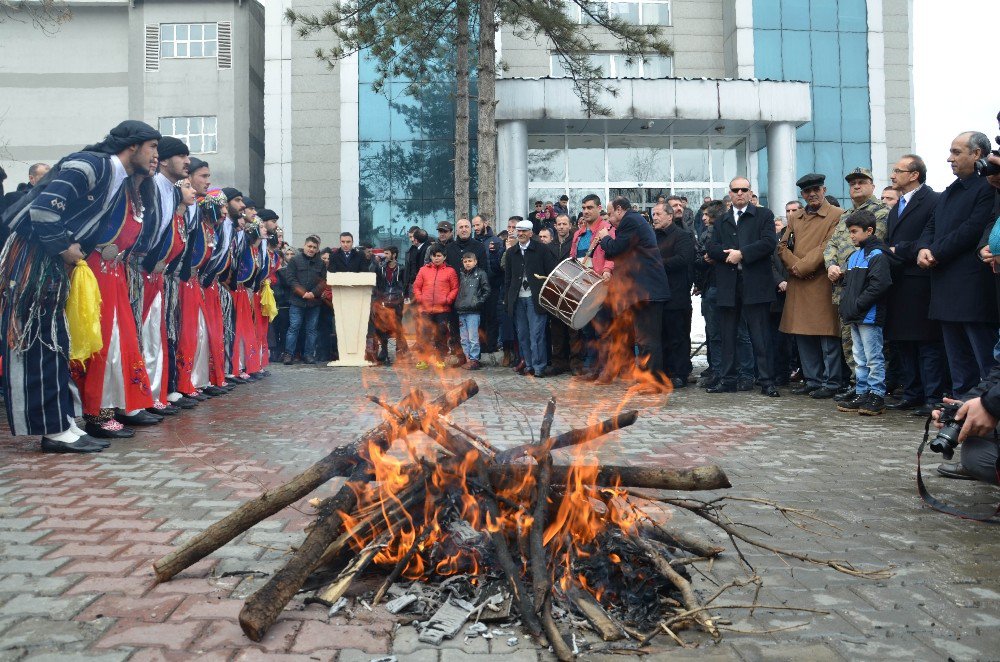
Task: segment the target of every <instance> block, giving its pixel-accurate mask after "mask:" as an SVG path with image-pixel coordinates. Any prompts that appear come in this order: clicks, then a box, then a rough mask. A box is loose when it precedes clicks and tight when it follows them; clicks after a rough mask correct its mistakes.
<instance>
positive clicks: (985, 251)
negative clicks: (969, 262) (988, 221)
mask: <svg viewBox="0 0 1000 662" xmlns="http://www.w3.org/2000/svg"><path fill="white" fill-rule="evenodd" d="M979 259H980V260H982V261H983V262H985V263H986V264H989V263H991V262H992V261H993V253H991V252H990V245H989V244H986V245H985V246H983V247H982V249H981V250H980V251H979Z"/></svg>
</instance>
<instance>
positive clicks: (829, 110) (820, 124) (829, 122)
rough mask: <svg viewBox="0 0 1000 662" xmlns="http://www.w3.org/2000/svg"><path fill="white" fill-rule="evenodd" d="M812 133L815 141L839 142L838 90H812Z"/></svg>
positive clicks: (834, 88)
mask: <svg viewBox="0 0 1000 662" xmlns="http://www.w3.org/2000/svg"><path fill="white" fill-rule="evenodd" d="M813 132H814V137H815V139H816V140H837V141H839V140H840V89H839V88H836V87H814V88H813Z"/></svg>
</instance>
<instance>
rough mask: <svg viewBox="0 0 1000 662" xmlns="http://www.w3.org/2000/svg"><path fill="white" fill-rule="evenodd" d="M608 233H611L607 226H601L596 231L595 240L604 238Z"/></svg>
mask: <svg viewBox="0 0 1000 662" xmlns="http://www.w3.org/2000/svg"><path fill="white" fill-rule="evenodd" d="M609 234H611V231H610V230H608V229H607V228H601V231H600V232H598V233H597V241H600V240H601V239H604V238H605V237H607V236H608V235H609Z"/></svg>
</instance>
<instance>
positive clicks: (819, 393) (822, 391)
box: [809, 386, 837, 400]
mask: <svg viewBox="0 0 1000 662" xmlns="http://www.w3.org/2000/svg"><path fill="white" fill-rule="evenodd" d="M835 395H837V392H836V391H834V390H833V389H829V388H826V387H825V386H824V387H823V388H818V389H816V390H815V391H813V392H812V393H810V394H809V397H810V398H813V399H815V400H826V399H828V398H832V397H833V396H835Z"/></svg>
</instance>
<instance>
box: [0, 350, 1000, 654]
mask: <svg viewBox="0 0 1000 662" xmlns="http://www.w3.org/2000/svg"><path fill="white" fill-rule="evenodd" d="M272 372H273V373H274V374H273V375H272V377H270V378H269V379H267V380H264V381H262V382H259V383H256V384H250V385H247V386H241V387H239V389H238V390H236V391H235V392H233V393H231V394H229V395H227V396H224V397H221V398H216V399H213V400H211V401H210V402H208V403H205V404H203V405H201V406H199V407H198V408H197V409H195V410H193V411H189V412H185V413H183V414H182V415H180V416H178V417H174V418H172V419H167V420H166V421H165V422H164V423H163V424H162V425H159V426H156V427H154V428H150V429H144V430H141V431H140V432H139V434H138V435H137V436H136V438H135V439H134V440H130V441H123V442H114V443H113V445H112V446H111V448H110V449H108V450H106V451H105V452H103V453H100V454H96V455H87V456H79V457H69V456H59V455H43V454H40V453H38V452H36V445H37V440H34V439H25V438H18V439H12V438H10V437H5V438H0V467H2V468H0V660H7V659H12V660H13V659H32V660H46V659H51V660H56V659H58V660H60V661H63V660H66V659H95V660H124V659H130V660H172V659H178V660H190V659H192V658H195V657H197V658H198V659H199V660H216V659H218V660H264V659H266V660H285V659H288V660H335V659H336V660H339V662H352V661H359V662H368V661H369V660H371V659H373V658H376V657H379V656H381V655H386V654H394V655H397V656H398V657H399V659H400V660H407V661H408V662H452V661H458V660H469V659H472V660H475V659H482V660H484V661H485V660H487V659H489V660H491V661H499V662H535V661H536V660H539V659H551V655H550V654H548V653H546V652H542V653H539V652H538V651H536V650H535V649H534V648H533V647H532V646H531V644H530V642H528V641H527V640H526V639H525V638H524V637H523V636H521V637H520V638H519V641H518V643H517V644H516V645H515V646H508V644H507V641H506V637H498V638H494V639H493V640H490V641H486V640H483V639H469V640H468V641H466V640H465V639H464V637H463V636H462V635H461V634H460V635H459V637H458V638H456V639H455V640H452V641H448V642H445V644H444V645H443V646H442V647H441V648H440V649H435V648H431V647H428V646H427V645H425V644H422V643H420V642H419V641H417V639H416V636H415V632H414V630H413V629H412V628H411V627H409V626H408V625H407V624H406V620H407V619H405V618H401V619H397V618H396V617H390V616H389V615H388V614H386V613H385V612H384V611H383V610H380V609H376V611H375V612H371V613H369V612H366V611H365V610H363V609H360V610H358V611H357V612H351V613H348V614H340V615H337V616H335V617H333V618H328V617H327V614H326V610H325V609H323V608H322V607H321V606H319V605H304V604H303V603H302V598H301V597H299V598H296V600H295V601H293V603H292V604H291V605H290V606H289V609H287V610H286V611H285V612H284V613H283V614H282V616H281V617H280V619H279V620H278V622H277V623H276V624H275V626H274V627H272V628H271V630H270V631H269V632H268V634H267V636H266V637H265V639H264V640H263V641H262V642H259V643H254V642H250V641H249V640H247V639H246V638H245V637H244V636H243V634H242V632H241V631H240V629H239V626H238V624H237V623H236V622H235V615H236V614H237V612H238V610H239V608H240V605H241V604H242V600H243V599H244V598H245V597H246V596H247V595H249V594H250V593H251V592H252V591H253V590H255V588H256V587H258V586H260V585H261V583H262V582H263V581H264V580H263V578H262V577H263V576H265V575H266V573H270V572H272V571H273V570H275V569H276V568H278V567H280V566H281V564H282V563H283V562H284V560H285V558H286V556H287V552H288V550H289V549H290V548H291V547H292V546H294V545H296V544H298V543H299V542H300V541H301V540H302V538H303V535H304V534H303V530H304V527H305V526H306V525H307V524H308V523H309V522H310V521H311V518H310V516H309V507H308V506H307V505H306V504H305V503H304V501H305V500H303V503H300V504H297V506H296V508H297V510H292V509H287V510H285V511H284V512H282V513H279V514H277V515H275V516H274V517H272V518H270V519H269V520H267V521H265V522H262V523H260V524H259V525H258V526H256V527H254V528H253V529H252V530H251V531H249V532H247V533H245V534H244V535H242V536H240V537H239V538H237V539H236V540H234V541H233V542H232V543H230V545H228V546H226V547H225V548H224V549H222V550H219V551H218V552H217V553H215V554H213V555H212V556H210V557H209V558H207V559H205V560H203V561H201V562H199V563H198V564H196V565H195V566H193V567H192V568H189V569H188V570H186V571H185V572H183V573H181V574H180V575H179V576H178V577H176V578H175V579H174V580H172V581H170V582H168V583H165V584H162V585H156V584H155V582H154V579H153V573H152V570H151V562H152V561H153V560H154V559H155V558H157V557H158V556H160V555H162V554H163V553H166V552H168V551H169V550H171V549H173V548H174V546H175V545H177V544H179V543H181V542H183V541H184V540H187V539H189V538H190V537H191V536H192V535H195V534H196V533H197V532H198V531H200V530H203V529H204V528H205V527H207V526H208V525H209V524H211V523H212V522H214V521H215V520H217V519H218V518H219V517H221V516H223V515H225V514H226V513H228V512H229V511H230V510H231V509H232V508H233V507H235V506H236V505H237V504H239V503H241V502H242V501H243V500H245V499H247V498H252V497H254V496H257V495H258V494H260V492H261V490H262V489H265V488H266V487H270V486H274V485H276V484H279V483H280V482H282V481H283V480H285V479H287V478H289V477H290V476H292V475H294V474H295V473H297V472H298V471H300V470H301V469H303V468H305V467H306V466H308V465H309V464H311V463H312V462H314V461H315V460H317V459H318V458H320V457H322V456H323V455H324V454H325V453H326V452H328V451H329V449H330V448H332V447H334V446H336V445H339V444H343V443H346V442H349V441H351V440H352V439H353V438H354V437H355V436H356V435H358V434H359V433H360V432H362V431H364V430H365V429H367V428H369V427H371V426H373V425H375V424H377V423H378V422H379V420H381V414H380V411H379V410H378V408H377V407H375V406H374V405H372V404H371V403H368V402H367V401H366V400H365V399H364V396H365V395H366V394H368V393H379V394H385V395H386V396H387V397H389V398H390V399H396V398H399V397H401V395H402V393H403V392H404V391H405V390H406V389H408V388H410V387H412V386H419V387H421V388H425V389H426V390H427V391H428V392H432V393H437V392H438V391H440V390H441V389H442V388H445V387H447V386H451V385H454V384H457V383H458V382H459V381H461V380H462V379H465V378H468V377H469V376H472V377H474V378H475V379H476V380H477V381H478V382H479V384H480V394H479V395H478V396H477V397H476V398H474V399H473V400H471V401H470V402H469V403H467V404H465V405H463V406H462V407H460V408H459V409H458V410H456V411H455V412H454V414H453V417H454V419H455V420H456V422H458V423H460V424H463V425H465V426H468V427H470V428H472V429H474V430H476V431H477V432H479V433H481V434H483V435H484V436H486V437H488V438H489V439H490V440H491V441H493V442H494V443H496V444H497V445H498V446H501V447H506V446H511V445H515V444H519V443H523V442H524V441H525V440H527V439H530V438H531V437H532V436H533V435H534V434H537V426H538V423H539V419H540V416H541V412H542V409H543V407H544V403H545V400H546V399H547V398H548V397H549V396H551V395H555V396H556V397H557V399H558V404H559V407H558V411H557V416H556V422H555V429H556V430H557V431H558V430H565V429H568V428H570V427H576V426H579V425H582V424H584V423H585V422H587V421H588V420H592V419H596V418H601V417H604V416H607V415H609V414H610V413H613V412H614V411H616V410H618V409H620V408H622V407H625V408H631V407H634V408H637V409H639V410H640V418H639V421H638V423H637V424H636V425H635V426H633V427H632V428H629V429H628V430H625V431H622V432H618V433H614V434H612V435H609V436H608V437H607V438H606V439H605V440H604V442H603V443H602V444H592V445H590V447H581V448H580V449H579V450H578V451H575V452H580V453H582V454H584V455H585V456H586V457H588V458H590V459H596V460H599V461H601V462H602V463H607V464H647V465H663V466H691V465H696V464H701V463H706V462H718V463H720V464H721V465H722V466H723V467H724V468H725V469H726V471H727V472H728V474H729V476H730V478H731V479H732V481H733V484H734V488H733V489H732V490H730V491H729V493H731V494H732V495H734V496H752V497H761V498H768V499H775V500H777V501H780V502H781V503H782V504H784V505H788V506H791V507H796V508H804V509H810V510H814V511H816V513H817V514H818V515H819V516H821V517H822V518H823V519H824V520H826V521H828V522H830V523H832V524H834V525H835V526H837V527H838V530H837V531H833V532H832V533H833V535H817V534H815V533H812V532H807V531H803V530H801V529H799V528H795V527H793V526H790V525H789V524H788V523H787V522H785V521H784V520H783V519H782V518H781V516H780V515H778V514H776V513H774V512H771V511H768V510H766V509H764V508H762V507H761V506H760V505H759V504H754V503H739V504H734V505H732V506H729V507H728V508H727V510H729V511H731V512H730V515H731V516H732V517H733V518H734V519H738V520H739V519H742V520H743V521H747V522H750V523H753V524H754V525H756V526H760V527H763V528H765V529H767V530H770V531H772V532H774V533H775V534H776V535H775V536H774V538H773V539H771V540H770V542H773V543H775V544H777V545H779V546H781V547H784V548H787V549H791V550H795V551H798V552H803V553H808V554H812V555H816V556H823V557H825V558H844V559H847V560H849V561H851V562H853V563H855V564H859V565H862V566H867V567H874V566H884V565H889V564H891V565H893V566H894V571H895V574H894V576H893V577H892V578H891V579H888V580H880V581H870V580H864V579H858V578H853V577H848V576H846V575H842V574H838V573H836V572H834V571H833V570H830V569H827V568H819V567H816V566H808V565H804V564H802V563H798V562H796V561H785V560H783V559H780V558H778V557H776V556H775V555H773V554H770V553H767V552H763V551H761V550H755V549H753V548H750V547H747V546H745V545H743V546H741V549H742V550H743V551H744V554H745V556H746V558H747V560H748V561H749V562H750V563H751V564H752V565H753V567H754V568H755V570H756V571H757V572H758V573H759V574H760V575H761V576H762V577H763V578H764V584H765V588H764V589H763V590H762V591H761V601H762V602H763V603H766V604H773V605H786V606H795V607H806V608H810V609H816V610H822V611H825V612H827V613H826V614H811V613H802V612H793V611H774V610H772V611H767V610H758V611H757V612H755V614H754V615H753V616H752V617H751V616H749V615H748V614H747V613H746V612H745V611H743V612H736V611H734V612H732V613H727V614H726V615H725V618H728V619H729V620H730V621H732V626H731V627H733V628H735V629H739V630H771V631H772V632H770V633H767V634H737V633H732V632H730V633H726V634H725V636H724V639H723V641H722V642H721V643H718V644H715V643H711V642H705V641H702V642H701V645H700V646H699V648H697V649H694V650H681V649H679V648H677V647H675V646H673V645H672V644H671V643H670V641H669V640H668V639H666V638H661V639H659V640H657V641H656V642H654V643H656V644H657V645H658V647H657V648H654V649H653V651H654V653H653V655H652V658H651V659H665V657H666V656H668V655H669V656H670V659H680V660H684V659H698V660H758V659H769V660H770V659H808V660H855V659H946V658H949V657H950V658H952V659H956V660H1000V635H998V634H997V632H998V631H1000V575H998V573H997V571H996V568H997V559H998V557H1000V535H998V532H997V531H996V530H994V529H992V528H988V527H985V526H982V525H977V524H973V523H968V522H964V521H960V520H956V519H953V518H948V517H946V516H944V515H939V514H936V513H933V512H930V511H928V510H926V509H924V508H922V507H921V504H920V502H919V500H918V498H917V496H916V493H915V490H914V480H913V472H914V463H913V459H914V450H915V446H916V442H917V439H918V436H919V433H920V432H921V431H922V423H921V422H920V421H919V420H918V419H916V418H914V417H912V416H907V415H904V414H899V413H893V414H889V415H886V416H884V417H881V418H878V419H860V418H859V417H857V416H850V415H846V414H838V413H837V412H835V411H834V410H833V407H832V405H831V404H830V403H829V401H827V402H816V401H812V400H810V399H808V398H801V397H794V396H789V395H786V396H785V397H783V398H781V399H779V400H774V399H770V398H764V397H761V396H759V395H757V394H755V393H738V394H733V395H715V396H710V395H708V394H705V393H704V392H703V391H701V390H699V389H693V388H691V389H682V390H680V391H678V392H676V393H674V394H672V395H671V396H669V398H665V397H658V398H657V397H648V396H643V397H632V396H629V395H628V394H627V393H626V390H625V389H624V387H621V386H615V385H613V386H610V387H596V386H593V385H578V384H576V383H573V382H571V381H570V380H568V379H566V378H556V379H545V380H534V379H525V378H521V377H518V376H516V375H514V374H513V373H512V372H511V371H510V370H508V369H500V368H490V369H487V370H482V371H480V372H476V373H465V372H463V371H458V370H449V371H446V372H445V373H444V374H438V373H435V372H434V371H429V372H424V373H417V374H411V373H409V372H407V371H399V372H396V371H390V370H384V369H382V370H380V369H366V370H351V369H344V370H330V369H326V368H321V367H302V366H297V367H293V368H285V367H283V366H275V367H274V368H273V369H272ZM558 453H559V455H560V459H561V460H562V461H569V460H570V458H571V457H572V456H571V454H570V453H569V452H567V451H558ZM929 481H930V483H931V488H932V490H934V491H935V492H936V493H940V494H941V496H943V497H945V498H947V499H951V500H954V501H956V502H959V503H962V504H965V505H968V506H970V507H976V506H977V505H978V506H979V507H980V508H981V507H983V506H985V505H986V504H989V503H990V502H991V501H993V500H995V499H997V498H998V493H997V491H996V490H993V489H991V488H987V487H984V486H981V485H976V484H969V483H953V482H948V481H945V480H943V479H939V478H937V477H933V476H932V477H930V478H929ZM336 487H337V484H333V483H332V484H331V485H329V486H325V487H323V488H321V490H320V494H328V493H330V492H331V491H332V490H333V489H335V488H336ZM709 496H714V495H711V494H710V495H709ZM674 517H675V518H676V521H677V522H679V523H683V525H684V526H686V527H690V528H691V529H692V530H696V531H700V532H704V535H708V536H711V537H713V538H714V539H716V540H718V541H720V542H723V543H726V541H724V540H723V539H722V537H721V536H719V535H718V533H717V532H714V531H709V530H708V529H706V528H705V526H704V524H703V523H702V522H698V521H694V519H693V518H691V517H689V516H688V515H685V514H683V513H681V514H676V513H675V514H674ZM751 534H752V535H753V532H751ZM229 573H235V574H229ZM248 573H251V574H248ZM738 576H739V577H742V576H745V575H744V572H743V570H742V569H741V567H740V566H739V565H738V564H737V562H736V559H735V555H734V554H733V553H731V552H727V554H726V555H724V557H723V558H722V559H720V560H718V561H716V563H715V564H714V566H713V567H712V569H711V572H709V573H708V574H707V575H705V576H704V577H697V578H696V580H695V584H696V587H697V588H698V589H699V590H700V591H702V592H703V593H710V592H711V591H713V590H714V585H713V584H712V582H713V581H714V582H725V581H727V580H728V579H729V578H732V577H738ZM743 599H747V596H746V595H745V594H743V595H741V594H738V593H737V594H734V595H733V597H732V600H733V602H738V601H740V600H743ZM400 622H401V623H402V625H400ZM802 623H805V625H804V627H798V628H793V629H788V630H784V628H789V627H793V626H796V625H798V624H802ZM687 636H691V635H687ZM620 658H621V656H620V655H611V654H596V655H591V656H590V657H589V659H597V660H618V659H620Z"/></svg>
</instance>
